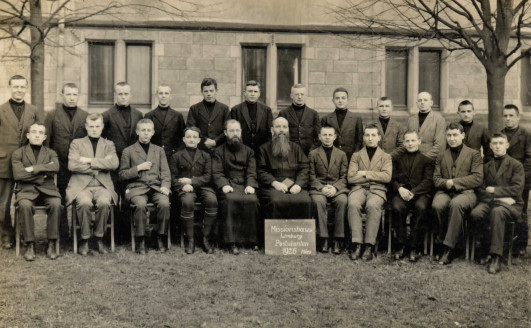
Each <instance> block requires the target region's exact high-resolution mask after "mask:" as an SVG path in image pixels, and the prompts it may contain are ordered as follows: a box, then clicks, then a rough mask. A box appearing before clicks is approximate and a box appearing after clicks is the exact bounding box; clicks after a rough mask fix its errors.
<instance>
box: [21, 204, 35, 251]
mask: <svg viewBox="0 0 531 328" xmlns="http://www.w3.org/2000/svg"><path fill="white" fill-rule="evenodd" d="M33 205H34V202H33V201H31V200H29V199H21V200H20V201H19V202H18V215H19V219H20V223H21V227H22V236H24V241H25V242H27V243H28V242H34V241H35V221H34V219H33V214H34V213H35V208H34V206H33Z"/></svg>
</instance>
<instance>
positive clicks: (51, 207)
mask: <svg viewBox="0 0 531 328" xmlns="http://www.w3.org/2000/svg"><path fill="white" fill-rule="evenodd" d="M43 200H44V205H45V206H46V213H47V214H48V218H47V222H46V235H47V238H48V240H56V239H58V238H59V222H60V221H61V215H62V213H63V205H61V198H60V197H44V199H43Z"/></svg>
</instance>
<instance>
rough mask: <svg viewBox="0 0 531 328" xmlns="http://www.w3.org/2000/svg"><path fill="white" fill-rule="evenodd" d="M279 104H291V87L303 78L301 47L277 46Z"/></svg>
mask: <svg viewBox="0 0 531 328" xmlns="http://www.w3.org/2000/svg"><path fill="white" fill-rule="evenodd" d="M277 69H278V72H277V104H278V105H290V104H291V98H290V96H289V95H290V93H291V87H292V86H293V85H294V84H297V83H300V80H301V48H293V47H289V48H288V47H286V48H282V47H279V48H277Z"/></svg>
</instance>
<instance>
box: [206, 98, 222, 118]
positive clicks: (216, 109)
mask: <svg viewBox="0 0 531 328" xmlns="http://www.w3.org/2000/svg"><path fill="white" fill-rule="evenodd" d="M218 104H219V103H218V101H217V100H216V103H215V104H214V108H212V115H210V119H209V121H208V122H209V123H212V122H214V120H215V119H216V117H217V116H218V115H219V113H220V111H221V110H220V109H219V105H218ZM205 111H206V107H205Z"/></svg>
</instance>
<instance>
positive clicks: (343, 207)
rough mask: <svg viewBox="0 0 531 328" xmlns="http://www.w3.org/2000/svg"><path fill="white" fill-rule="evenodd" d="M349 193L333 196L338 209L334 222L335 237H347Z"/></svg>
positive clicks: (333, 202) (333, 201)
mask: <svg viewBox="0 0 531 328" xmlns="http://www.w3.org/2000/svg"><path fill="white" fill-rule="evenodd" d="M347 202H348V199H347V195H345V194H340V195H337V196H335V197H333V198H332V204H334V207H335V209H336V213H335V222H334V238H344V237H345V213H346V211H347Z"/></svg>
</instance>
